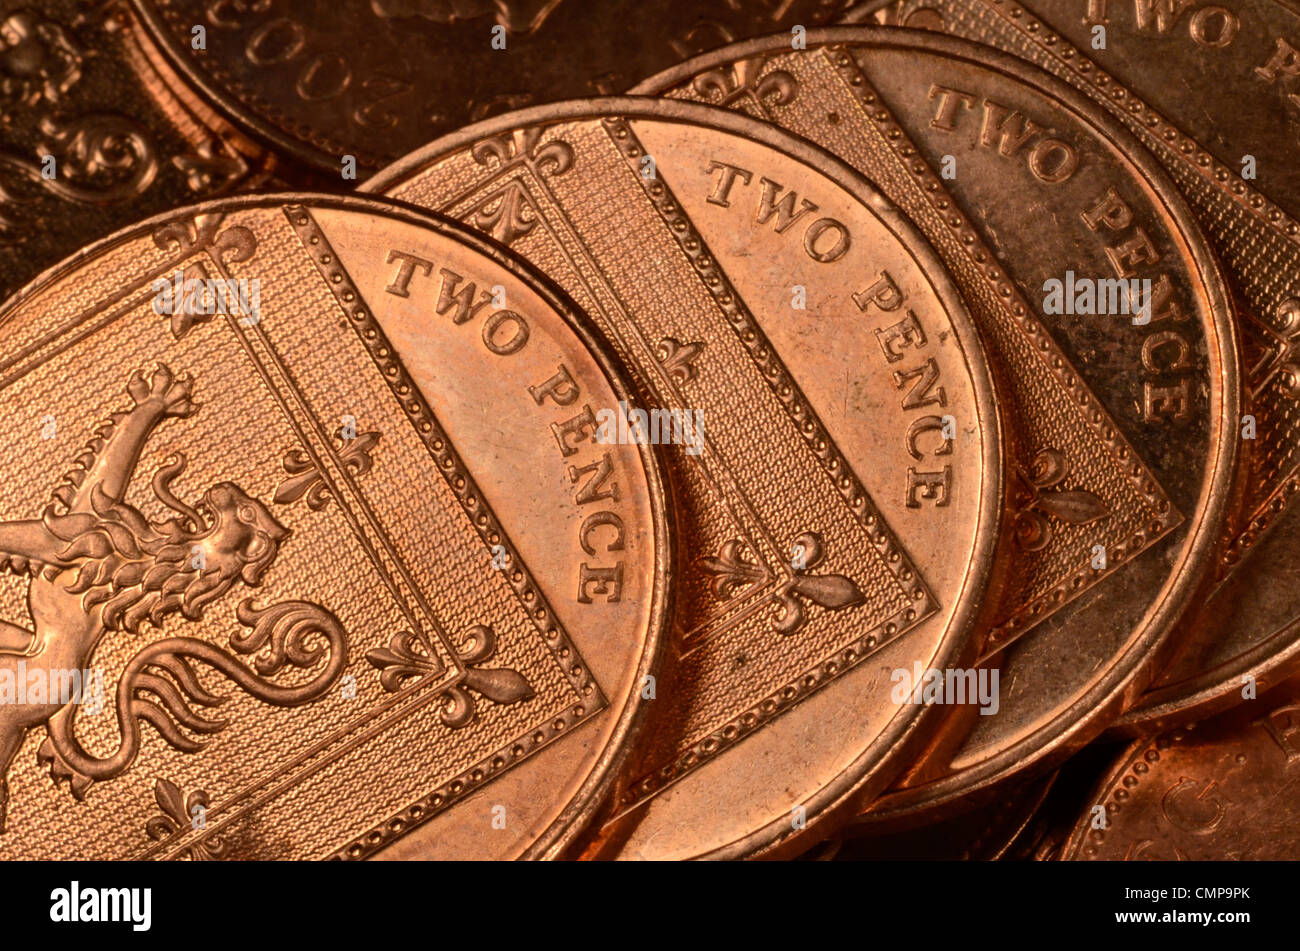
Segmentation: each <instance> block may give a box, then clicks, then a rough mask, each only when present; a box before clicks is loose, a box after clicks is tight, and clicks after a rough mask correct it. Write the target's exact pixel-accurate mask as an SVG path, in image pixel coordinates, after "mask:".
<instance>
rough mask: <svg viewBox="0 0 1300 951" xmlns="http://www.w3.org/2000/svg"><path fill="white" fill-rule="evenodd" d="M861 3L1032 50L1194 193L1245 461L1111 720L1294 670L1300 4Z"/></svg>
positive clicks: (1151, 720) (865, 14)
mask: <svg viewBox="0 0 1300 951" xmlns="http://www.w3.org/2000/svg"><path fill="white" fill-rule="evenodd" d="M855 15H856V16H857V17H859V18H871V19H874V20H876V21H882V22H883V21H892V22H906V23H908V24H910V25H922V24H924V25H928V26H930V27H932V28H942V29H946V30H949V31H951V32H953V33H956V34H959V35H962V36H966V37H969V38H971V39H975V40H979V41H981V42H984V43H988V44H991V45H993V46H996V47H998V48H999V49H1002V50H1006V51H1009V52H1012V53H1015V54H1016V55H1019V56H1021V57H1024V58H1026V59H1029V60H1031V61H1033V62H1035V63H1037V64H1038V65H1040V66H1042V67H1044V68H1045V69H1047V70H1049V71H1051V72H1053V73H1055V74H1056V75H1058V76H1060V77H1061V78H1063V79H1064V80H1066V81H1067V82H1069V83H1070V84H1071V85H1073V86H1075V87H1076V88H1078V89H1080V90H1081V91H1083V92H1084V93H1086V94H1088V95H1089V96H1091V97H1092V98H1093V99H1094V100H1095V101H1097V102H1098V103H1101V104H1102V105H1104V106H1105V107H1106V108H1107V109H1108V110H1109V111H1110V112H1111V113H1112V114H1113V115H1114V116H1116V117H1117V118H1118V119H1120V120H1121V121H1123V122H1124V123H1125V124H1126V125H1127V126H1128V127H1129V129H1130V130H1131V131H1132V132H1134V133H1135V134H1136V135H1137V137H1138V138H1139V139H1141V141H1142V142H1143V144H1144V145H1145V146H1146V147H1147V148H1149V149H1150V150H1151V152H1152V153H1153V154H1154V155H1155V156H1156V158H1157V159H1158V160H1159V161H1160V162H1161V164H1163V165H1164V166H1165V168H1166V169H1167V170H1168V171H1169V173H1170V175H1171V176H1172V177H1173V179H1174V181H1175V182H1176V183H1177V185H1178V187H1179V189H1180V190H1181V191H1182V193H1183V194H1184V195H1185V196H1186V197H1187V200H1188V202H1189V204H1190V205H1191V206H1192V209H1193V211H1194V212H1195V213H1196V215H1197V217H1198V219H1199V221H1200V223H1201V225H1202V227H1203V228H1204V229H1205V232H1206V234H1207V235H1208V237H1209V239H1210V243H1211V245H1212V246H1213V247H1214V249H1215V251H1216V252H1217V253H1218V255H1219V258H1220V260H1222V262H1223V264H1224V266H1225V269H1226V271H1227V273H1228V276H1229V278H1230V279H1231V280H1232V281H1233V284H1234V290H1235V291H1236V293H1237V295H1238V298H1239V300H1240V306H1239V315H1240V316H1239V331H1240V337H1241V343H1242V366H1243V372H1244V379H1243V381H1242V383H1243V386H1244V387H1245V393H1246V403H1245V406H1244V408H1243V412H1244V413H1245V414H1247V416H1246V417H1245V418H1243V421H1242V424H1241V426H1240V435H1241V437H1242V441H1243V446H1244V447H1245V450H1246V453H1247V455H1248V463H1247V465H1248V469H1247V473H1248V475H1247V480H1246V485H1245V497H1244V499H1243V500H1242V508H1241V510H1240V512H1239V513H1237V514H1235V516H1234V519H1233V521H1232V523H1231V524H1230V526H1229V532H1228V533H1227V536H1226V537H1225V539H1224V541H1223V546H1222V550H1221V551H1220V552H1219V555H1218V563H1217V565H1216V576H1217V579H1218V581H1219V582H1220V585H1219V588H1218V590H1216V591H1215V592H1213V595H1212V596H1211V597H1209V598H1208V599H1207V601H1206V603H1205V605H1204V608H1203V609H1202V610H1201V611H1200V612H1199V613H1198V615H1197V616H1196V617H1194V618H1191V619H1189V621H1188V623H1187V624H1186V625H1185V627H1186V629H1185V630H1184V631H1183V632H1182V633H1181V635H1180V640H1181V641H1182V642H1183V646H1182V647H1181V649H1180V650H1179V652H1178V654H1177V655H1175V656H1174V657H1173V658H1172V660H1171V662H1170V664H1169V665H1168V666H1167V667H1166V668H1165V669H1164V670H1163V671H1162V672H1161V673H1160V675H1159V676H1158V677H1157V679H1156V680H1155V682H1154V684H1153V685H1152V687H1151V689H1150V690H1149V691H1148V692H1147V694H1146V695H1145V696H1144V697H1142V698H1141V699H1140V700H1138V701H1137V704H1136V706H1135V708H1134V709H1132V710H1130V711H1128V712H1127V713H1126V714H1125V715H1124V717H1123V718H1122V719H1121V720H1120V722H1119V724H1118V725H1117V726H1118V728H1119V729H1122V730H1123V731H1124V732H1127V733H1130V734H1131V733H1135V732H1138V731H1147V732H1149V731H1151V730H1154V729H1163V728H1164V727H1165V726H1167V725H1169V724H1172V723H1175V722H1180V721H1184V720H1186V719H1188V718H1190V717H1201V716H1205V715H1207V714H1209V713H1212V712H1214V711H1216V710H1219V709H1223V708H1225V707H1227V706H1230V705H1231V704H1232V703H1234V702H1235V701H1236V699H1238V698H1239V694H1240V689H1241V686H1242V682H1243V679H1244V678H1249V679H1251V680H1252V681H1254V682H1255V684H1256V688H1257V689H1258V690H1261V691H1262V690H1263V689H1265V687H1266V686H1269V685H1272V684H1276V683H1277V682H1279V681H1280V680H1282V679H1284V678H1285V677H1287V676H1289V675H1290V674H1291V673H1293V672H1294V671H1296V670H1297V668H1300V609H1298V608H1297V602H1296V600H1295V598H1293V597H1291V596H1290V593H1289V592H1285V591H1283V590H1281V589H1280V588H1279V587H1278V586H1277V585H1275V584H1274V579H1275V578H1277V577H1279V576H1285V575H1287V574H1289V573H1291V572H1294V571H1295V570H1297V569H1298V568H1300V554H1298V553H1300V544H1298V543H1300V510H1297V508H1296V507H1295V505H1294V504H1293V503H1294V500H1295V498H1296V496H1297V493H1300V421H1298V420H1300V417H1297V414H1296V413H1295V403H1296V398H1297V396H1300V359H1298V355H1300V165H1298V164H1297V163H1296V161H1295V155H1296V151H1297V148H1300V145H1298V143H1300V11H1298V10H1297V8H1296V5H1295V4H1294V3H1289V2H1281V0H1239V2H1235V3H1232V4H1228V5H1226V6H1223V5H1216V4H1208V3H1205V4H1202V3H1175V4H1172V5H1161V4H1157V5H1155V6H1152V5H1149V4H1145V3H1132V2H1120V0H1110V2H1103V0H1091V2H1089V3H1086V4H1084V3H1079V4H1077V5H1073V4H1063V3H1057V2H1051V0H1028V2H1021V3H1018V4H1011V3H1006V2H1002V0H923V2H914V0H907V2H905V3H891V4H887V5H881V4H864V5H862V7H861V8H859V10H858V11H857V12H856V14H855ZM1099 31H1100V32H1099ZM1098 43H1101V44H1104V48H1101V49H1099V48H1097V45H1098ZM1152 63H1159V69H1153V68H1152V66H1151V64H1152Z"/></svg>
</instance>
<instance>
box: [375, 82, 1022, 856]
mask: <svg viewBox="0 0 1300 951" xmlns="http://www.w3.org/2000/svg"><path fill="white" fill-rule="evenodd" d="M612 116H617V117H620V118H629V119H651V120H653V119H658V120H664V121H669V122H679V123H687V124H692V125H696V126H701V127H704V128H707V129H713V130H717V131H722V132H726V133H729V134H732V135H736V136H739V137H741V138H743V139H747V140H749V141H753V142H757V143H759V144H761V145H765V146H767V147H768V148H771V149H773V150H775V151H777V152H779V153H782V154H785V155H787V156H789V157H791V158H793V159H795V160H796V161H799V162H801V163H802V164H805V165H808V166H810V167H811V168H812V169H813V170H814V171H816V172H817V173H820V174H823V175H825V176H826V177H827V178H829V179H831V181H833V182H834V183H835V184H836V185H838V186H839V187H840V188H841V189H843V190H844V191H846V192H848V194H849V195H850V196H852V197H853V198H854V200H856V201H858V202H860V203H861V204H863V205H864V206H866V207H867V208H868V209H869V210H870V211H871V212H872V213H873V214H875V215H877V216H878V217H879V219H880V220H881V222H882V223H883V224H885V225H886V227H888V228H889V229H890V231H891V232H892V233H893V234H894V235H895V236H896V237H897V238H898V240H899V243H900V244H901V245H903V247H904V248H905V249H906V250H907V252H908V253H909V254H910V255H911V256H912V258H913V259H914V260H915V261H916V262H917V264H918V266H919V267H920V268H921V269H922V271H923V272H924V274H925V277H926V280H927V281H928V282H929V283H930V284H931V286H932V287H933V289H934V291H935V295H936V297H938V298H939V300H940V301H941V303H943V305H944V306H945V308H946V309H947V315H948V317H949V322H950V325H951V326H952V328H953V330H954V333H955V334H956V337H957V340H958V343H959V345H960V346H961V348H962V354H963V356H964V358H965V361H966V366H967V372H968V373H969V374H970V377H971V381H972V389H973V391H974V396H975V407H976V412H977V414H979V417H978V418H979V421H980V424H981V426H984V427H986V428H985V430H984V431H985V433H986V434H987V438H985V439H984V440H983V453H982V459H981V462H982V465H983V467H984V468H983V472H982V474H981V496H980V504H979V511H980V514H979V517H978V519H977V524H976V533H975V544H974V545H973V546H972V548H971V550H970V553H969V555H968V568H967V571H966V572H965V573H964V574H963V576H962V586H961V590H960V593H959V595H958V596H957V598H956V599H955V604H954V607H953V613H952V619H951V621H950V623H949V624H948V625H947V627H946V629H945V631H944V633H943V636H942V637H941V638H940V639H939V641H938V645H937V647H936V657H941V658H943V659H944V660H945V663H946V665H947V666H962V663H961V661H962V660H963V658H964V656H965V655H966V654H968V653H969V654H970V659H971V660H973V659H974V651H975V648H976V647H978V644H977V643H976V637H977V635H978V631H979V628H980V625H981V624H982V623H983V621H984V618H983V614H984V611H985V605H986V604H993V605H995V604H996V603H997V599H996V598H990V597H989V594H990V589H991V588H992V587H994V586H995V582H996V580H997V578H998V570H999V568H1000V565H1001V559H998V558H996V557H995V556H996V555H997V554H998V549H999V546H1000V545H1001V544H1002V543H1003V538H1004V536H1005V533H1004V532H1003V526H1004V524H1005V516H1006V509H1007V506H1006V486H1007V480H1006V477H1005V470H1004V463H1005V459H1006V452H1005V448H1004V445H1005V444H1004V440H1005V439H1006V427H1005V426H1003V425H1002V421H1001V410H1000V407H999V404H998V402H997V399H996V397H995V395H994V386H993V373H992V368H991V365H990V363H989V359H988V355H987V351H986V350H985V347H984V344H983V338H982V337H981V335H980V334H979V332H978V330H977V328H976V326H975V321H974V318H973V317H972V316H971V314H970V310H969V309H968V308H967V306H966V303H965V298H964V297H963V296H962V295H961V294H960V292H959V291H958V289H957V286H956V284H955V282H954V281H953V280H952V278H951V277H950V276H949V274H948V270H947V268H945V267H944V265H943V263H942V261H941V259H940V258H939V256H938V253H937V252H936V251H935V250H934V249H933V247H932V246H931V245H930V242H929V240H928V239H927V238H926V237H925V236H924V235H923V234H922V233H921V231H920V230H919V229H918V228H917V227H916V226H915V225H914V224H912V222H911V221H910V219H908V218H907V217H905V216H904V215H903V214H902V212H901V211H899V210H898V209H897V208H896V207H895V206H894V205H893V204H892V203H891V202H889V201H888V199H886V198H885V197H884V195H883V194H882V193H881V192H880V190H879V189H878V188H877V187H876V186H875V185H874V184H872V183H871V182H870V181H869V180H868V179H867V178H866V177H864V176H863V175H862V174H861V173H859V172H857V171H855V170H853V168H851V167H850V166H849V165H848V164H846V163H845V162H843V161H841V160H840V159H839V158H837V157H836V156H833V155H831V154H830V153H828V152H826V151H824V150H822V149H820V148H819V147H817V146H815V145H813V144H812V143H810V142H808V141H807V140H806V139H803V138H801V137H800V136H797V135H795V134H793V133H791V132H788V131H786V130H783V129H780V128H778V127H777V126H774V125H771V124H770V123H765V122H759V121H758V120H755V119H751V118H749V117H748V116H745V115H742V114H740V113H736V112H732V111H730V110H726V109H719V108H717V107H715V106H708V105H701V104H698V103H689V102H678V101H675V100H667V99H661V98H658V97H646V96H599V97H593V98H589V99H572V100H564V101H561V102H558V103H548V104H545V105H541V106H532V107H529V108H527V109H520V110H516V111H514V112H508V113H504V114H502V115H499V116H495V117H493V118H490V119H486V120H483V121H480V122H476V123H474V124H472V125H469V126H465V127H464V128H462V129H458V130H456V131H454V132H451V133H449V134H447V135H445V136H442V137H441V138H439V139H436V140H434V141H433V142H432V143H429V144H428V145H425V146H423V147H422V148H420V149H417V150H416V151H414V152H412V153H410V154H408V155H407V156H405V157H404V158H401V159H398V160H397V161H396V162H394V163H393V164H391V165H389V166H388V167H387V168H385V169H383V170H381V171H380V172H378V173H377V174H376V175H374V176H373V177H371V178H370V179H368V180H367V181H365V182H364V183H363V184H362V185H361V186H360V188H359V191H360V192H362V193H372V192H380V191H387V190H391V189H392V188H393V187H395V186H396V185H398V184H400V183H402V182H404V181H406V180H407V179H410V178H412V177H415V176H417V175H419V174H420V172H421V170H422V169H424V168H426V167H427V166H429V165H431V164H433V163H434V162H437V161H439V160H441V159H443V158H446V157H448V156H450V155H453V154H455V153H457V152H461V151H464V150H465V149H467V148H468V147H470V146H471V145H472V144H473V143H475V142H477V141H479V140H481V139H484V138H489V137H492V136H495V135H500V134H502V133H505V132H512V131H515V130H517V129H523V128H527V127H529V126H535V125H554V124H556V123H559V122H566V121H573V122H577V121H597V120H600V119H604V118H608V117H612ZM400 203H401V204H403V205H405V204H406V203H405V202H400ZM411 207H418V206H411ZM715 257H716V255H715ZM954 315H955V316H954ZM909 715H910V716H909ZM946 719H947V718H946V714H945V711H942V710H941V709H940V708H938V707H933V706H921V707H920V708H919V709H918V708H915V707H913V706H912V705H900V710H899V711H896V712H895V713H894V715H893V716H891V717H890V719H889V721H888V724H887V726H886V728H885V730H883V731H882V732H881V733H880V734H878V735H877V736H876V737H875V738H873V739H872V740H871V741H870V742H868V743H867V744H866V745H865V747H864V748H863V749H862V752H860V753H859V754H858V755H856V756H855V758H854V759H853V760H852V761H851V762H850V763H849V765H848V766H847V767H846V768H845V769H844V770H843V771H842V772H840V773H839V774H838V775H837V776H835V778H834V779H832V780H831V781H830V782H829V783H827V784H826V785H825V786H823V787H821V788H820V789H819V790H818V791H817V792H816V793H815V794H814V795H812V796H810V797H808V798H807V799H805V800H804V801H803V802H802V805H804V807H805V809H806V810H807V814H808V817H809V818H808V821H807V825H806V827H805V828H804V829H803V830H802V831H800V830H794V829H792V827H791V823H790V822H789V821H788V820H785V819H775V820H772V821H771V822H767V823H764V824H763V825H761V826H759V827H758V828H756V829H754V830H753V831H751V832H749V833H748V834H746V835H744V836H743V837H741V838H739V839H736V840H735V841H733V842H731V843H730V844H728V845H725V846H720V847H718V848H715V849H711V850H709V851H708V852H706V853H703V854H701V855H699V856H697V857H698V858H704V859H736V858H746V857H751V856H757V855H762V856H763V857H765V858H768V857H772V858H776V857H784V856H785V855H789V854H796V853H797V852H798V848H799V843H802V842H804V841H805V840H806V839H808V838H809V837H811V836H812V835H813V834H814V832H815V833H816V834H817V835H824V834H826V833H828V832H830V831H831V830H832V829H833V827H834V825H835V824H836V823H837V822H843V821H846V820H847V819H848V818H850V814H851V812H853V811H856V808H857V806H858V805H859V802H858V800H859V799H861V798H863V797H864V796H870V795H873V794H875V793H878V792H880V791H881V790H883V788H884V787H885V786H887V785H888V783H889V782H891V781H892V780H893V779H894V777H895V776H897V774H898V773H899V772H901V771H902V769H904V768H905V767H907V766H908V765H910V763H909V762H908V761H907V758H908V755H909V754H911V753H915V752H917V750H918V749H919V748H920V747H921V746H922V744H923V742H924V741H925V740H927V739H929V738H930V736H931V734H932V733H937V732H938V731H939V730H940V729H942V727H943V725H944V721H945V720H946ZM882 743H884V745H885V750H886V751H885V753H884V754H883V755H878V756H877V757H876V760H875V762H874V763H872V762H870V758H869V755H868V754H869V753H870V752H871V751H872V750H873V749H876V748H878V747H879V746H880V745H881V744H882Z"/></svg>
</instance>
